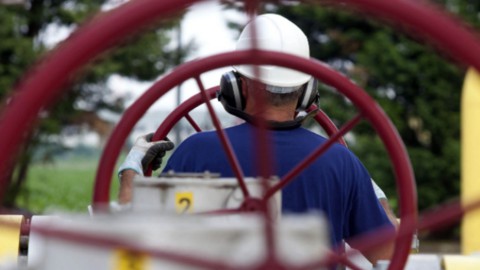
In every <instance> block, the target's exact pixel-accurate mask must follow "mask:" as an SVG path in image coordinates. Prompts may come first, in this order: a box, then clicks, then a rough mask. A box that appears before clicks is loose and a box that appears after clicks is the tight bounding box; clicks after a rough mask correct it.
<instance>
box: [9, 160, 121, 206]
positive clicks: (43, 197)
mask: <svg viewBox="0 0 480 270" xmlns="http://www.w3.org/2000/svg"><path fill="white" fill-rule="evenodd" d="M97 163H98V156H97V157H96V158H92V157H90V158H88V159H86V158H74V159H71V158H67V159H66V160H65V161H56V162H54V163H35V164H34V165H33V166H32V168H31V170H30V174H29V177H28V181H27V182H26V184H25V186H24V187H23V189H22V192H21V193H20V195H19V197H18V198H17V205H18V206H19V207H22V208H25V209H29V211H31V212H32V213H35V214H45V213H47V212H49V211H67V212H83V213H86V212H87V206H88V205H89V204H91V203H92V194H93V186H94V179H95V172H96V168H97ZM110 190H111V191H112V192H111V195H110V197H111V198H112V200H115V198H116V196H117V190H118V179H117V177H116V176H114V177H113V179H112V188H111V189H110Z"/></svg>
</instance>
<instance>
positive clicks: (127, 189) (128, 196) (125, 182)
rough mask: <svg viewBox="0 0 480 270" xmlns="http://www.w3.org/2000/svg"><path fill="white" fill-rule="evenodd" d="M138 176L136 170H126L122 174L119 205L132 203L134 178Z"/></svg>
mask: <svg viewBox="0 0 480 270" xmlns="http://www.w3.org/2000/svg"><path fill="white" fill-rule="evenodd" d="M135 175H137V173H136V172H135V171H134V170H124V171H122V172H121V174H120V190H119V192H118V203H120V204H127V203H129V202H131V201H132V193H133V178H134V177H135Z"/></svg>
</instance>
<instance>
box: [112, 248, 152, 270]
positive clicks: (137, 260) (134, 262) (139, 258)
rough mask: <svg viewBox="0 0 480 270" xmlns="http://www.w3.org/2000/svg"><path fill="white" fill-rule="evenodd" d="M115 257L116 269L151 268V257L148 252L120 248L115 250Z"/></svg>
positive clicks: (136, 269)
mask: <svg viewBox="0 0 480 270" xmlns="http://www.w3.org/2000/svg"><path fill="white" fill-rule="evenodd" d="M114 257H115V259H114V263H115V265H114V268H113V269H114V270H147V269H150V257H148V256H147V255H146V254H142V253H138V252H132V251H128V250H123V249H120V250H116V251H115V253H114Z"/></svg>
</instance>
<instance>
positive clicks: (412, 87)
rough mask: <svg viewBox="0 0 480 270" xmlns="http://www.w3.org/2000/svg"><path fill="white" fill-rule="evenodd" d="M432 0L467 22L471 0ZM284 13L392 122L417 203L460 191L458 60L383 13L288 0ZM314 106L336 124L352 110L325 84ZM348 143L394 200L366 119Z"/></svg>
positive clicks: (385, 162)
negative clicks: (390, 22) (402, 29)
mask: <svg viewBox="0 0 480 270" xmlns="http://www.w3.org/2000/svg"><path fill="white" fill-rule="evenodd" d="M446 2H447V1H437V3H438V4H439V5H440V7H444V6H442V5H446V8H448V10H449V11H451V12H454V13H456V16H458V17H461V18H465V19H466V21H468V22H470V23H472V26H473V27H475V26H476V27H478V26H480V23H479V21H478V14H479V12H480V4H479V3H477V2H475V1H466V0H456V1H448V4H445V3H446ZM269 11H274V12H277V13H279V14H282V15H284V16H285V17H287V18H289V19H291V20H292V21H293V22H295V23H296V24H297V25H299V27H300V28H301V29H302V30H304V32H305V33H306V34H307V36H308V37H309V40H310V46H311V54H312V56H313V57H314V58H317V59H319V60H322V61H324V62H326V63H328V64H330V65H331V66H332V67H334V68H335V69H337V70H339V71H340V72H342V73H344V74H346V75H347V76H348V77H349V78H352V79H353V80H354V81H355V82H356V83H357V84H358V85H359V86H360V87H362V88H363V89H365V90H366V91H367V93H368V94H369V95H371V96H372V97H373V98H374V99H375V100H376V101H377V102H378V103H379V104H380V105H381V107H382V108H383V109H384V111H385V112H386V113H387V115H388V116H389V117H390V119H391V120H392V122H393V124H394V125H395V126H396V128H397V129H398V132H399V134H400V135H401V137H402V139H403V141H404V143H405V145H406V148H407V151H408V154H409V157H410V159H411V162H412V166H413V168H414V172H415V177H416V181H417V189H418V197H419V208H420V209H425V208H429V207H432V206H434V205H437V204H439V203H442V202H445V201H447V200H449V199H451V198H455V197H458V196H459V181H460V163H459V152H460V143H459V139H460V121H459V120H460V91H461V86H462V81H463V75H464V69H465V67H462V66H457V65H455V62H453V61H452V59H451V58H450V57H448V56H446V55H444V54H443V53H442V52H439V51H438V50H436V49H435V48H433V47H429V46H427V45H425V44H426V42H425V40H423V35H421V34H420V33H416V34H413V35H406V34H403V33H402V32H400V31H398V30H397V29H393V28H391V27H389V26H387V25H386V24H384V23H383V22H382V21H373V20H371V18H366V17H365V16H359V15H358V14H350V13H347V12H345V11H340V10H336V9H331V8H325V7H318V6H315V7H312V6H308V5H291V6H283V7H276V8H274V9H273V10H269ZM320 91H321V94H322V97H321V101H320V105H321V108H322V109H323V110H324V111H325V112H326V113H327V114H328V115H329V116H330V117H332V118H333V120H334V122H335V123H337V124H338V125H340V124H341V123H344V122H345V121H346V120H348V119H350V118H351V117H352V116H353V115H354V113H355V110H354V108H352V106H351V105H350V104H349V103H348V102H345V100H342V99H340V98H338V97H334V96H333V97H332V95H331V94H330V93H331V90H328V91H325V89H320ZM354 132H355V140H354V141H353V142H352V143H351V145H350V147H351V149H352V150H353V151H354V152H355V153H356V154H357V155H358V156H359V157H360V159H361V160H362V161H363V162H364V164H365V165H366V167H367V168H368V169H369V171H370V172H371V174H372V176H373V178H375V180H376V181H377V182H378V183H379V184H380V186H382V188H384V189H385V191H386V193H387V195H390V197H391V198H392V203H393V204H394V206H396V199H395V196H393V195H394V194H395V182H394V179H393V172H392V168H391V165H390V164H389V158H388V156H387V153H386V150H385V149H384V147H383V145H382V143H381V142H380V140H379V139H378V137H377V136H376V135H375V134H374V131H373V129H372V128H371V127H369V126H368V125H366V124H361V125H359V126H357V127H356V129H355V130H354Z"/></svg>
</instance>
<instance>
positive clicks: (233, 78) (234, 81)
mask: <svg viewBox="0 0 480 270" xmlns="http://www.w3.org/2000/svg"><path fill="white" fill-rule="evenodd" d="M226 76H228V80H229V82H230V85H231V86H232V92H233V97H234V98H235V108H237V109H240V110H243V109H244V104H243V102H242V100H243V98H242V92H240V91H241V89H240V88H241V87H240V78H238V77H237V74H234V73H233V72H227V74H226Z"/></svg>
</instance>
